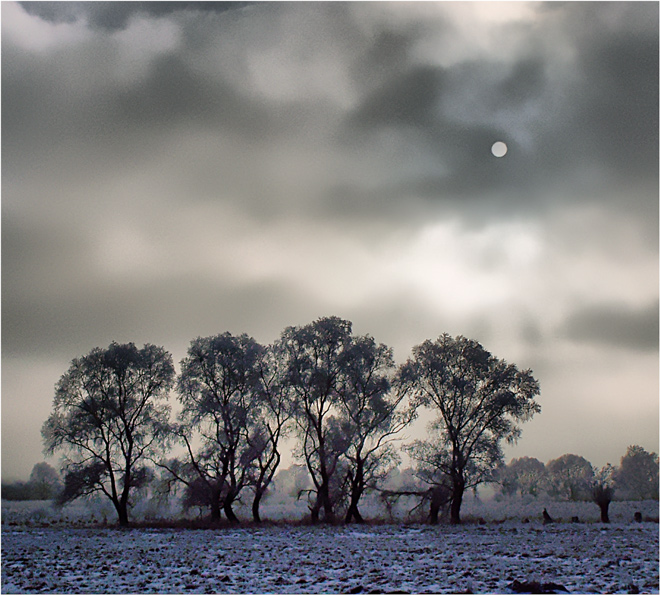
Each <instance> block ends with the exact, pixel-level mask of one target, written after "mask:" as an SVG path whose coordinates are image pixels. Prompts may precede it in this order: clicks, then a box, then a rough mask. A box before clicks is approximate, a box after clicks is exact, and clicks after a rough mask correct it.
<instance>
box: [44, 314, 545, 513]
mask: <svg viewBox="0 0 660 595" xmlns="http://www.w3.org/2000/svg"><path fill="white" fill-rule="evenodd" d="M172 389H176V393H177V395H178V401H179V404H180V411H179V413H178V415H177V417H176V419H175V420H174V421H171V420H170V417H171V416H170V412H171V410H170V404H169V402H168V395H169V393H170V391H171V390H172ZM538 394H539V385H538V382H537V381H536V380H535V378H534V377H533V376H532V373H531V371H529V370H523V371H520V370H518V368H517V367H516V366H515V365H512V364H508V363H506V362H505V361H502V360H499V359H498V358H496V357H495V356H493V355H492V354H491V353H489V352H488V351H487V350H486V349H484V348H483V347H482V346H481V345H480V344H479V343H478V342H476V341H473V340H469V339H467V338H465V337H460V336H459V337H456V338H453V337H450V336H449V335H442V336H440V337H439V338H438V339H436V340H435V341H425V342H424V343H422V344H421V345H418V346H416V347H415V348H414V349H413V352H412V356H411V357H410V358H409V359H408V360H407V361H406V362H405V363H404V364H402V365H400V366H396V365H395V363H394V359H393V355H392V350H391V349H390V348H389V347H387V346H385V345H383V344H379V343H376V341H375V340H374V339H373V338H372V337H371V336H368V335H366V336H355V335H353V333H352V325H351V323H350V322H349V321H347V320H342V319H340V318H337V317H328V318H321V319H319V320H317V321H315V322H313V323H311V324H308V325H304V326H300V327H288V328H286V329H285V330H284V331H283V332H282V334H281V336H280V338H279V339H278V340H277V341H275V342H274V343H273V344H272V345H268V346H263V345H260V344H259V343H258V342H257V341H255V340H254V339H253V338H252V337H249V336H247V335H245V334H244V335H240V336H234V335H232V334H230V333H224V334H220V335H216V336H211V337H204V338H201V337H200V338H197V339H195V340H193V341H192V342H191V345H190V348H189V350H188V354H187V357H186V358H184V359H183V360H182V362H181V366H180V373H179V374H178V375H176V374H175V370H174V366H173V363H172V357H171V355H170V354H169V353H168V352H167V351H165V349H163V348H161V347H156V346H154V345H145V346H144V347H143V348H141V349H139V348H137V347H136V346H135V345H134V344H133V343H129V344H123V345H120V344H116V343H113V344H111V345H110V346H109V347H108V348H107V349H100V348H97V349H93V350H92V351H91V352H90V353H89V354H87V355H86V356H83V357H81V358H78V359H75V360H73V362H72V363H71V367H70V368H69V370H68V371H67V372H66V373H65V374H64V375H63V376H62V377H61V378H60V380H59V382H58V384H57V386H56V393H55V398H54V402H53V411H52V413H51V415H50V417H49V418H48V420H47V421H46V422H45V424H44V426H43V429H42V435H43V439H44V444H45V452H46V453H47V454H52V453H54V452H56V451H62V452H63V453H64V459H63V474H64V488H63V491H62V493H61V498H60V502H62V503H65V502H68V501H70V500H72V499H74V498H77V497H79V496H82V495H86V494H91V493H94V492H101V493H103V494H105V495H106V496H107V497H108V498H109V499H110V500H111V501H112V503H113V505H114V507H115V509H116V511H117V515H118V520H119V523H120V524H121V525H127V524H128V523H129V505H130V496H131V493H132V491H134V490H135V489H137V488H139V487H140V486H143V485H144V484H145V482H147V481H149V480H150V479H151V478H153V476H154V474H155V473H157V472H158V473H160V475H161V479H163V480H165V481H167V482H168V483H169V484H170V485H172V486H177V485H178V486H182V487H183V489H184V498H185V499H186V501H187V503H188V504H196V505H201V506H207V507H208V508H209V510H210V513H211V518H212V519H213V520H217V519H219V518H220V516H221V514H222V513H223V512H224V514H225V516H226V517H227V519H229V520H230V521H237V518H236V515H235V513H234V511H233V508H232V507H233V505H234V504H235V502H236V501H237V499H238V498H239V497H240V496H241V494H243V493H244V492H245V489H246V488H248V487H249V488H250V493H251V494H252V497H253V502H252V511H253V517H254V519H255V520H257V521H258V520H259V518H260V516H259V506H260V502H261V499H262V497H263V495H264V494H265V492H266V490H267V489H268V486H269V485H270V483H271V481H272V479H273V477H274V475H275V472H276V470H277V468H278V466H279V463H280V459H281V452H280V448H281V442H282V439H283V438H284V437H285V436H287V435H288V434H289V433H293V435H295V437H296V438H297V440H296V445H297V446H296V452H295V454H296V455H297V456H298V457H299V458H300V459H301V460H302V461H303V462H304V464H305V465H306V467H307V471H308V473H309V476H310V478H311V481H312V484H313V487H312V489H311V490H310V492H309V496H310V515H311V520H312V521H314V522H316V521H322V520H324V521H329V522H332V521H334V520H335V518H336V514H337V511H338V507H339V506H340V505H341V504H342V503H345V506H344V507H345V510H346V513H345V520H346V521H347V522H351V521H358V522H359V521H361V520H362V517H361V514H360V510H359V502H360V499H361V498H362V496H363V495H364V494H365V492H366V491H368V490H372V489H377V488H378V486H379V483H380V481H381V480H382V478H383V477H384V476H385V475H386V474H387V472H388V471H389V470H390V469H392V468H393V467H394V466H395V465H396V464H397V463H398V453H397V449H395V448H394V443H395V441H397V440H401V438H402V434H401V431H402V430H403V429H404V428H405V427H406V426H408V424H410V423H411V422H412V421H413V420H414V419H415V418H416V417H417V416H418V415H419V413H420V411H422V410H424V411H427V412H429V413H430V414H431V417H432V418H433V421H432V423H431V425H430V434H429V436H430V437H429V439H428V440H425V441H421V440H418V441H415V442H413V443H411V444H408V445H407V446H405V447H404V448H405V449H406V451H407V452H408V453H409V454H410V456H411V458H412V459H413V460H414V461H415V464H416V473H417V475H418V477H419V478H421V479H423V481H424V482H426V484H427V485H428V486H429V493H433V494H435V495H436V496H435V501H436V503H437V502H438V501H439V498H444V500H443V503H444V502H446V503H447V504H448V506H449V508H450V518H451V522H452V523H459V522H460V508H461V503H462V499H463V494H464V492H465V490H466V489H468V488H471V487H474V486H476V485H478V484H479V483H481V482H484V481H487V480H490V479H492V476H493V473H494V471H495V469H496V468H497V467H498V466H499V465H501V464H502V461H503V454H502V450H501V444H502V441H507V442H513V441H515V440H516V439H517V438H518V437H519V435H520V427H519V423H520V422H523V421H526V420H528V419H530V418H531V417H532V416H533V415H534V414H535V413H536V412H538V411H540V406H539V405H538V403H537V402H536V401H535V400H534V399H535V397H536V396H537V395H538ZM176 444H179V445H180V446H182V447H183V451H184V452H185V455H184V456H180V457H177V458H166V454H167V453H168V452H169V451H170V450H171V449H172V447H173V446H175V445H176ZM435 518H437V510H436V514H435Z"/></svg>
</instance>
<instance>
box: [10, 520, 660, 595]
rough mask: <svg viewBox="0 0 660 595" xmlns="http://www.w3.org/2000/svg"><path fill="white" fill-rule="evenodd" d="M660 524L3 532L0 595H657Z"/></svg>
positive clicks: (31, 529)
mask: <svg viewBox="0 0 660 595" xmlns="http://www.w3.org/2000/svg"><path fill="white" fill-rule="evenodd" d="M658 545H659V544H658V524H657V523H655V522H644V523H632V522H615V523H612V524H610V525H602V524H600V523H557V524H553V525H547V526H543V525H542V524H541V523H540V522H539V521H537V520H535V521H533V522H529V523H522V522H515V521H505V522H488V523H485V524H476V523H471V524H465V525H461V526H457V527H455V526H449V525H439V526H435V527H431V526H428V525H413V526H411V525H374V526H360V527H355V526H352V527H327V526H319V527H312V526H290V525H277V526H266V527H258V528H257V527H241V528H224V529H218V530H191V529H188V530H180V529H179V530H175V529H128V530H120V529H112V528H94V527H83V528H71V527H68V528H67V527H41V528H34V527H27V526H22V527H9V526H6V525H5V526H3V531H2V592H3V593H40V592H48V593H79V592H85V593H218V592H220V593H348V592H365V593H368V592H381V593H386V592H395V591H398V592H401V591H405V592H409V593H457V592H470V591H471V592H475V593H506V592H511V591H510V589H508V588H507V586H508V585H510V584H511V583H512V582H513V581H514V580H516V579H517V580H519V581H521V582H525V581H538V582H541V583H548V582H553V583H558V584H561V585H563V586H564V587H566V588H567V589H568V590H569V591H570V592H573V593H606V592H608V593H627V592H628V591H629V589H630V587H631V585H633V584H634V585H635V586H636V587H637V588H638V589H639V591H640V592H643V593H644V592H646V593H658Z"/></svg>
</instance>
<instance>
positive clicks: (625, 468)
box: [614, 445, 658, 500]
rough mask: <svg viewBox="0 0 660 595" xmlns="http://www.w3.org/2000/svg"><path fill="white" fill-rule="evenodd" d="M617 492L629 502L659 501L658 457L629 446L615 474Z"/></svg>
mask: <svg viewBox="0 0 660 595" xmlns="http://www.w3.org/2000/svg"><path fill="white" fill-rule="evenodd" d="M614 483H615V485H616V489H617V492H618V493H619V494H620V495H621V496H622V497H624V498H626V499H628V500H644V499H651V500H657V499H658V455H657V454H656V453H654V452H647V451H646V450H645V449H644V448H642V447H641V446H637V445H633V446H629V447H628V450H627V451H626V454H625V455H624V456H623V457H621V464H620V466H619V468H618V469H617V470H616V472H615V474H614Z"/></svg>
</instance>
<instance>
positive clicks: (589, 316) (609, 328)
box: [561, 301, 659, 351]
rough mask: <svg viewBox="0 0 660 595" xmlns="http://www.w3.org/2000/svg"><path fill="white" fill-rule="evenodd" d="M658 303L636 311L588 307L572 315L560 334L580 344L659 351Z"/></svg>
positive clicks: (626, 308) (618, 306)
mask: <svg viewBox="0 0 660 595" xmlns="http://www.w3.org/2000/svg"><path fill="white" fill-rule="evenodd" d="M658 308H659V303H658V302H657V301H656V302H655V303H652V304H650V305H649V306H648V307H646V308H641V309H639V310H635V309H632V308H630V307H627V306H625V305H617V304H612V305H604V306H599V307H593V306H592V307H589V308H584V309H581V310H577V311H576V312H573V313H572V314H571V315H570V316H569V317H568V319H567V320H566V322H565V323H564V325H563V327H562V331H561V332H562V334H563V335H564V336H566V337H568V338H569V339H572V340H574V341H579V342H587V343H597V344H602V345H607V346H614V347H618V348H620V349H636V350H641V351H651V350H657V349H658V324H659V317H658V312H659V310H658Z"/></svg>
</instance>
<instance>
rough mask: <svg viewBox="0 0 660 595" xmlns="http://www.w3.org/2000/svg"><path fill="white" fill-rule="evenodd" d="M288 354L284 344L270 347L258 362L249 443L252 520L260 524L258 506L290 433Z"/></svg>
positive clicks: (290, 404) (277, 465)
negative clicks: (255, 407)
mask: <svg viewBox="0 0 660 595" xmlns="http://www.w3.org/2000/svg"><path fill="white" fill-rule="evenodd" d="M285 359H286V358H285V353H284V352H283V351H282V345H281V344H274V345H270V346H268V347H267V349H266V350H265V351H264V352H263V353H262V356H261V358H260V359H259V361H258V363H257V371H258V374H259V378H260V393H259V410H258V412H257V411H256V410H255V411H254V412H253V415H254V416H255V417H258V422H257V423H256V424H255V428H254V430H253V432H252V433H251V434H249V435H248V441H249V443H250V445H251V447H252V449H253V452H254V463H255V464H254V470H253V478H252V481H251V483H252V487H253V489H254V498H253V500H252V518H253V520H254V521H255V522H260V521H261V516H260V514H259V506H260V503H261V500H262V498H263V496H264V495H265V494H266V492H267V490H268V487H269V486H270V484H271V482H272V481H273V477H274V476H275V473H276V471H277V469H278V467H279V464H280V461H281V460H282V456H281V454H280V451H279V443H280V440H281V439H282V438H283V437H284V436H285V435H286V433H287V429H288V428H287V423H288V422H289V420H290V419H291V417H292V415H293V404H292V401H291V394H290V393H291V391H290V387H289V383H288V382H287V370H286V361H285Z"/></svg>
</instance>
